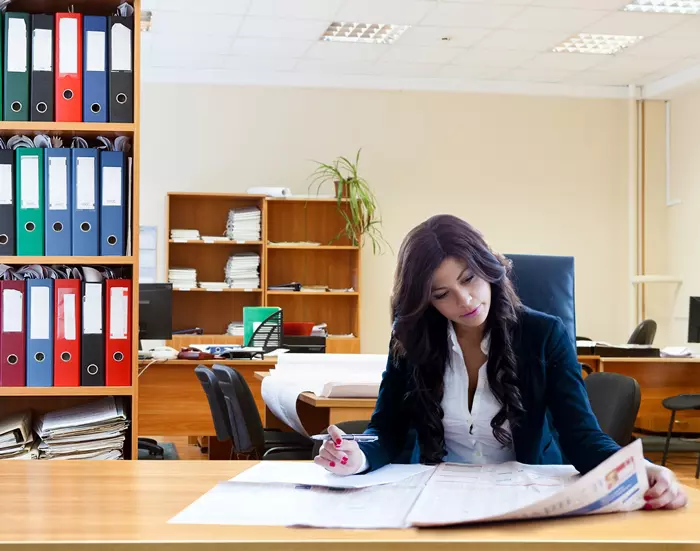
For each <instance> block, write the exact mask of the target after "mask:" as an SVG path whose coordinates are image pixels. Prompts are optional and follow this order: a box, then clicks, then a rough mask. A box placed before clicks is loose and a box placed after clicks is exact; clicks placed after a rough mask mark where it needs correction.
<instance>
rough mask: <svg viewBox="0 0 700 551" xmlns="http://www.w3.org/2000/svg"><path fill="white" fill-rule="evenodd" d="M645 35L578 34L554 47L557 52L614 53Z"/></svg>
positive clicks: (553, 49)
mask: <svg viewBox="0 0 700 551" xmlns="http://www.w3.org/2000/svg"><path fill="white" fill-rule="evenodd" d="M642 38H644V37H643V36H628V35H617V34H585V33H581V34H577V35H574V36H572V37H571V38H569V39H567V40H565V41H564V42H562V43H561V44H559V45H558V46H555V47H554V48H552V51H553V52H557V53H572V54H603V55H612V54H616V53H617V52H619V51H621V50H623V49H624V48H628V47H629V46H631V45H632V44H635V43H636V42H639V41H640V40H641V39H642Z"/></svg>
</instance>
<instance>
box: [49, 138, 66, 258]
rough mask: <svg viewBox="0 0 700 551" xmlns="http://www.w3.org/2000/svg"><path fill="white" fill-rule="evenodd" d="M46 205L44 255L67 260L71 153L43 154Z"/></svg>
mask: <svg viewBox="0 0 700 551" xmlns="http://www.w3.org/2000/svg"><path fill="white" fill-rule="evenodd" d="M44 163H45V167H44V182H45V186H46V188H45V190H44V195H45V198H46V199H45V205H46V210H45V213H46V226H45V229H44V231H45V232H46V254H47V255H48V256H70V255H71V252H72V247H71V226H72V225H71V210H72V203H71V196H72V195H73V194H72V193H71V191H72V190H71V187H72V184H71V177H70V175H71V164H72V163H71V150H70V149H64V148H59V149H46V150H45V151H44Z"/></svg>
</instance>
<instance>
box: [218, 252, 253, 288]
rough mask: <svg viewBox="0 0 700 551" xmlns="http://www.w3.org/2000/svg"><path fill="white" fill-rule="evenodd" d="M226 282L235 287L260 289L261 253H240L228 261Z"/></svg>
mask: <svg viewBox="0 0 700 551" xmlns="http://www.w3.org/2000/svg"><path fill="white" fill-rule="evenodd" d="M226 283H227V284H228V286H229V287H231V288H235V289H258V288H259V287H260V255H259V254H257V253H238V254H234V255H233V256H232V257H230V258H229V259H228V262H227V263H226Z"/></svg>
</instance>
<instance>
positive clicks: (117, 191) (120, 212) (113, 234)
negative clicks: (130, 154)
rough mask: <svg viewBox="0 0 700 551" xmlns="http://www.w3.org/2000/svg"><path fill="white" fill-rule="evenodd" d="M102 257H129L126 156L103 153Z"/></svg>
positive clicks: (101, 203)
mask: <svg viewBox="0 0 700 551" xmlns="http://www.w3.org/2000/svg"><path fill="white" fill-rule="evenodd" d="M100 185H101V190H100V197H101V201H100V205H101V206H100V255H101V256H124V255H125V254H126V155H125V154H124V153H123V152H122V151H100Z"/></svg>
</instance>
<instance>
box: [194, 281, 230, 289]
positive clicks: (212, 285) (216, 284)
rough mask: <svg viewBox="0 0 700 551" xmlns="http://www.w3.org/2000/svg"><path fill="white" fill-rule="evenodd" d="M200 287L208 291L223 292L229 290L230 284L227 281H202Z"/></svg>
mask: <svg viewBox="0 0 700 551" xmlns="http://www.w3.org/2000/svg"><path fill="white" fill-rule="evenodd" d="M199 286H200V287H201V288H202V289H206V290H207V291H223V290H224V289H228V283H226V282H225V281H200V282H199Z"/></svg>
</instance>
